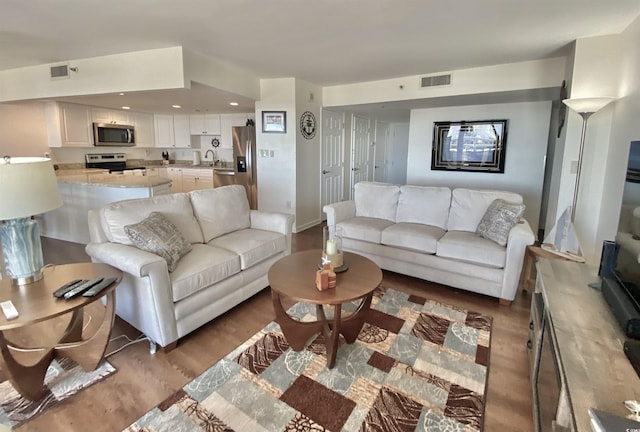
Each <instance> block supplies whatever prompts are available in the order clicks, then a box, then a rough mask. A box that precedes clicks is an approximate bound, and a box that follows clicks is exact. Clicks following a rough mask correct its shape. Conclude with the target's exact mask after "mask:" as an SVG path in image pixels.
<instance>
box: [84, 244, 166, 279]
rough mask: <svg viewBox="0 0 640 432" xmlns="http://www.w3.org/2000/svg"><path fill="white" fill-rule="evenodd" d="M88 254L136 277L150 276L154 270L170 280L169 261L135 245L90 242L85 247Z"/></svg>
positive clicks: (95, 259)
mask: <svg viewBox="0 0 640 432" xmlns="http://www.w3.org/2000/svg"><path fill="white" fill-rule="evenodd" d="M85 251H86V252H87V254H88V255H89V256H90V257H91V258H92V259H93V260H94V261H98V262H102V263H105V264H109V265H110V266H112V267H115V268H117V269H120V270H122V271H123V272H126V273H129V274H130V275H132V276H135V277H143V276H149V275H150V274H151V273H152V272H160V273H161V274H165V275H166V278H167V282H168V281H169V276H168V269H167V262H166V261H165V260H164V259H163V258H161V257H159V256H158V255H155V254H152V253H151V252H146V251H143V250H141V249H138V248H136V247H133V246H128V245H124V244H119V243H109V242H106V243H89V244H88V245H87V246H86V247H85Z"/></svg>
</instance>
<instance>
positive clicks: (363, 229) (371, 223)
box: [336, 217, 393, 244]
mask: <svg viewBox="0 0 640 432" xmlns="http://www.w3.org/2000/svg"><path fill="white" fill-rule="evenodd" d="M391 225H393V222H391V221H388V220H385V219H374V218H368V217H354V218H351V219H347V220H346V221H342V222H340V223H338V224H337V225H336V226H337V227H339V228H342V236H343V237H346V238H352V239H356V240H362V241H367V242H371V243H378V244H379V243H380V242H381V241H382V231H384V230H385V229H386V228H387V227H389V226H391Z"/></svg>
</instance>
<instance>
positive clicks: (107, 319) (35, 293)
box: [0, 263, 122, 400]
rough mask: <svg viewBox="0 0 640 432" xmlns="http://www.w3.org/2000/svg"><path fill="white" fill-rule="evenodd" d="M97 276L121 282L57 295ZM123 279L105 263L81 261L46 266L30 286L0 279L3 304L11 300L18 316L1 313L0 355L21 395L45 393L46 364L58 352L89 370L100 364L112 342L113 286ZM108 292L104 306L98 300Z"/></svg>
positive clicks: (59, 354)
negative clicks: (94, 292) (89, 294)
mask: <svg viewBox="0 0 640 432" xmlns="http://www.w3.org/2000/svg"><path fill="white" fill-rule="evenodd" d="M96 277H104V278H106V277H115V278H117V280H116V283H114V284H112V285H111V286H110V287H108V288H106V289H105V290H103V291H102V292H101V293H100V294H98V295H96V296H94V297H83V296H78V297H76V298H74V299H71V300H64V299H57V298H55V297H54V296H53V292H54V291H55V290H56V289H58V288H59V287H60V286H61V285H64V284H65V283H66V282H69V281H71V280H74V279H93V278H96ZM121 279H122V272H121V271H120V270H118V269H115V268H113V267H111V266H109V265H107V264H96V263H78V264H65V265H58V266H52V267H47V268H45V269H44V271H43V278H42V279H41V280H39V281H37V282H34V283H30V284H28V285H21V286H13V285H12V284H11V281H10V280H9V279H7V278H4V279H2V280H0V302H2V301H6V300H11V301H12V302H13V304H14V306H15V307H16V309H17V310H18V314H19V316H18V318H16V319H12V320H7V319H6V318H5V316H4V315H3V314H2V313H0V354H1V356H0V359H1V360H2V369H3V371H4V372H5V373H6V375H7V377H8V379H9V380H10V381H11V384H12V385H13V387H14V388H15V389H16V390H17V391H18V392H19V393H20V394H21V395H22V396H24V397H25V398H26V399H29V400H37V399H39V398H40V397H41V396H42V394H43V392H44V390H45V388H44V385H43V384H44V377H45V374H46V372H47V368H48V367H49V364H50V363H51V360H53V358H54V357H56V356H63V357H68V358H70V359H72V360H74V361H75V362H76V363H78V364H79V365H80V366H81V367H82V368H83V369H84V370H86V371H90V370H94V369H96V367H98V365H99V364H100V362H101V361H102V359H103V357H104V353H105V350H106V349H107V344H108V343H109V336H110V334H111V328H112V327H113V321H114V317H115V292H114V289H115V287H116V286H117V285H118V283H120V280H121ZM105 296H106V302H105V303H104V305H103V304H102V302H100V301H97V300H100V299H101V298H103V297H105ZM85 315H86V319H85ZM83 327H84V328H83Z"/></svg>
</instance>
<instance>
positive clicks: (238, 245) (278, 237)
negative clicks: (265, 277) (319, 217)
mask: <svg viewBox="0 0 640 432" xmlns="http://www.w3.org/2000/svg"><path fill="white" fill-rule="evenodd" d="M209 244H210V245H212V246H215V247H219V248H222V249H226V250H229V251H231V252H234V253H236V254H238V255H239V256H240V268H241V269H242V270H245V269H248V268H249V267H251V266H253V265H254V264H257V263H259V262H260V261H263V260H265V259H267V258H269V257H272V256H273V255H276V254H278V253H280V252H282V251H284V250H285V249H286V246H287V239H286V237H285V236H284V235H283V234H279V233H277V232H273V231H263V230H259V229H244V230H240V231H234V232H232V233H229V234H225V235H223V236H220V237H217V238H215V239H213V240H211V241H210V242H209Z"/></svg>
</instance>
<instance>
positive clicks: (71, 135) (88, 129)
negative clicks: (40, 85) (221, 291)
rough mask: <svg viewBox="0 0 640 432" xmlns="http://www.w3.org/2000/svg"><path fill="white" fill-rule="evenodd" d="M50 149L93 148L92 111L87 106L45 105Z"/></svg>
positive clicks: (50, 103) (56, 103)
mask: <svg viewBox="0 0 640 432" xmlns="http://www.w3.org/2000/svg"><path fill="white" fill-rule="evenodd" d="M45 117H46V120H47V137H48V141H49V147H92V146H93V131H92V125H91V110H90V109H89V107H87V106H85V105H77V104H67V103H58V102H47V103H46V104H45Z"/></svg>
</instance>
